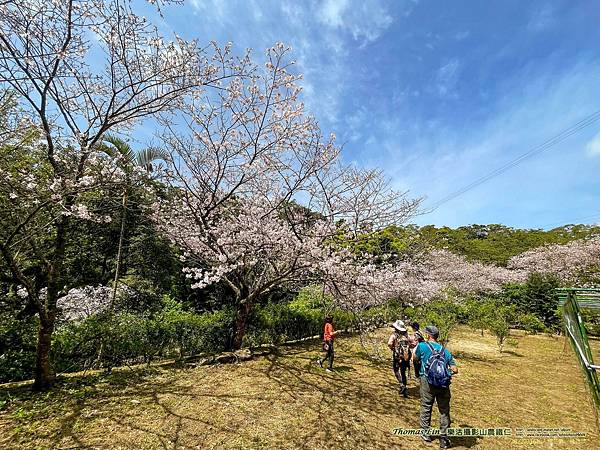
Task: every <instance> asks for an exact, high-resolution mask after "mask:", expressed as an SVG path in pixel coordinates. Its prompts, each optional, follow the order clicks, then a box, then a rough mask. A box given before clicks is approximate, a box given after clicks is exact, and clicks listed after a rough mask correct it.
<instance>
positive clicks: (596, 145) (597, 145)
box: [585, 133, 600, 158]
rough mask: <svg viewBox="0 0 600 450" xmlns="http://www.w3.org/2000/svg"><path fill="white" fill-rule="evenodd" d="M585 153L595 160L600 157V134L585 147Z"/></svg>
mask: <svg viewBox="0 0 600 450" xmlns="http://www.w3.org/2000/svg"><path fill="white" fill-rule="evenodd" d="M585 151H586V153H587V155H588V156H590V157H592V158H595V157H597V156H600V133H598V134H597V135H596V136H594V137H593V139H592V140H591V141H589V142H588V143H587V144H586V146H585Z"/></svg>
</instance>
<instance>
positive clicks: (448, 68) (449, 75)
mask: <svg viewBox="0 0 600 450" xmlns="http://www.w3.org/2000/svg"><path fill="white" fill-rule="evenodd" d="M460 68H461V67H460V62H459V61H458V59H456V58H453V59H451V60H450V61H449V62H447V63H446V64H444V65H443V66H442V67H440V68H439V69H438V71H437V76H436V88H437V91H438V93H439V94H440V96H442V97H445V96H451V97H456V93H455V92H454V88H455V87H456V83H457V82H458V77H459V75H460Z"/></svg>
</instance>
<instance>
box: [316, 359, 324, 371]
mask: <svg viewBox="0 0 600 450" xmlns="http://www.w3.org/2000/svg"><path fill="white" fill-rule="evenodd" d="M317 364H318V365H319V366H321V369H322V368H323V361H321V358H317Z"/></svg>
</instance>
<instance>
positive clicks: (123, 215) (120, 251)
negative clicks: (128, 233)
mask: <svg viewBox="0 0 600 450" xmlns="http://www.w3.org/2000/svg"><path fill="white" fill-rule="evenodd" d="M126 217H127V187H125V191H124V192H123V209H122V211H121V231H120V232H119V247H118V250H117V267H116V268H115V280H114V284H113V292H112V296H111V299H110V308H111V309H112V308H113V306H114V303H115V298H116V297H117V283H118V282H119V275H120V272H121V262H122V260H123V240H124V238H125V219H126Z"/></svg>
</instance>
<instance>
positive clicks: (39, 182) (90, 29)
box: [0, 0, 243, 389]
mask: <svg viewBox="0 0 600 450" xmlns="http://www.w3.org/2000/svg"><path fill="white" fill-rule="evenodd" d="M151 3H156V2H151ZM166 3H169V1H165V2H158V4H159V5H160V4H162V5H164V4H166ZM242 71H243V64H238V62H237V61H236V60H235V59H234V58H231V57H230V56H229V55H227V54H226V52H224V51H223V50H220V49H218V48H217V47H216V46H215V45H211V46H210V47H207V48H201V47H199V46H198V44H197V43H196V42H193V41H192V42H187V41H184V40H183V39H181V38H179V37H177V36H175V37H174V39H173V40H171V41H168V40H166V39H165V38H163V37H162V36H161V35H160V33H159V32H158V31H157V28H156V27H155V26H153V25H152V24H150V23H149V22H148V21H147V20H146V19H145V18H144V17H142V16H140V15H138V14H136V13H135V11H134V10H133V9H132V3H131V2H130V1H127V0H112V1H111V0H89V1H83V0H81V1H76V0H52V1H29V0H15V1H10V2H1V3H0V89H2V90H10V91H11V92H13V93H14V95H15V96H16V99H17V101H18V107H19V116H20V118H21V119H20V122H26V123H27V124H28V125H29V126H28V128H27V129H28V130H31V131H32V132H33V135H35V136H36V137H35V139H34V138H31V137H29V138H28V139H27V141H24V140H23V139H22V138H21V137H20V136H19V135H18V134H12V135H11V136H2V159H1V160H0V163H1V165H0V205H1V207H2V208H3V213H4V212H6V213H7V218H6V221H5V223H3V225H4V226H3V229H2V231H1V232H0V254H1V255H2V258H3V260H4V262H5V264H6V266H7V267H8V268H9V270H10V273H11V276H12V277H13V278H14V279H15V281H16V282H17V283H18V284H20V285H21V286H23V287H24V288H25V289H26V290H27V293H28V296H29V298H30V301H31V302H32V303H33V304H34V305H35V308H36V310H37V312H38V313H39V318H40V329H39V335H38V350H37V361H36V372H35V387H36V388H37V389H45V388H48V387H49V386H50V385H51V384H52V382H53V378H54V375H53V370H52V365H51V362H50V359H49V353H50V344H51V339H52V332H53V329H54V322H55V318H56V311H57V309H56V302H57V299H58V297H59V295H60V292H61V290H63V289H64V287H65V285H66V284H68V280H65V279H63V272H64V270H63V269H64V267H63V266H64V261H65V247H66V243H67V236H68V230H69V225H70V223H71V221H72V220H74V219H86V220H105V217H104V214H103V212H102V211H98V212H95V211H91V210H90V209H89V207H88V205H87V204H86V198H87V197H89V195H92V194H93V193H94V192H96V194H98V193H99V192H101V191H102V190H104V189H106V188H107V187H108V186H109V185H113V186H114V185H115V183H121V182H122V181H123V178H124V174H123V171H122V170H120V169H119V165H118V164H117V162H118V161H117V160H115V158H111V157H109V156H107V155H106V154H105V153H103V152H102V151H101V148H100V146H99V144H100V142H101V140H102V137H103V136H104V135H105V134H106V133H108V132H112V133H124V132H127V131H128V130H129V129H131V127H133V126H134V125H135V124H137V123H139V122H140V121H142V120H144V119H147V118H151V117H154V116H155V115H157V114H159V113H160V114H161V116H162V120H165V119H166V117H168V115H169V113H174V112H175V111H177V110H178V108H180V107H181V106H182V105H183V97H185V96H186V95H190V94H191V93H192V92H194V93H195V94H196V95H197V94H198V91H202V88H203V87H205V86H216V85H217V83H219V82H220V80H223V79H226V78H227V77H229V76H230V75H231V74H233V73H241V72H242ZM25 144H27V145H25ZM26 256H33V260H35V261H37V269H36V270H30V268H29V267H28V266H27V265H28V264H29V262H31V261H32V259H31V258H29V257H26ZM26 261H27V262H26ZM32 273H35V275H32ZM42 287H46V288H47V296H46V298H45V300H44V301H42V300H41V299H40V296H39V291H40V289H41V288H42Z"/></svg>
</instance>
